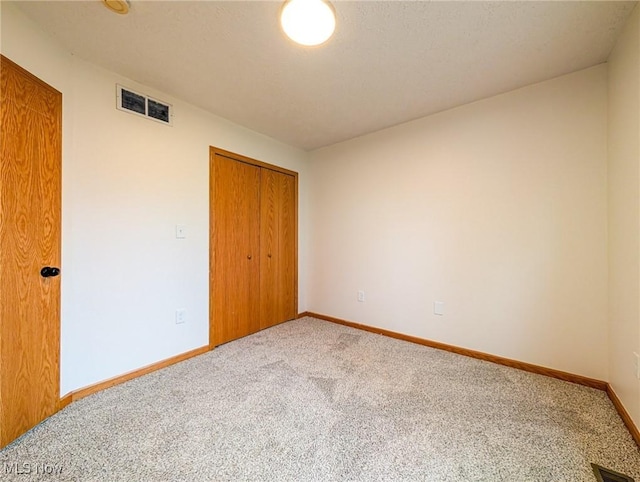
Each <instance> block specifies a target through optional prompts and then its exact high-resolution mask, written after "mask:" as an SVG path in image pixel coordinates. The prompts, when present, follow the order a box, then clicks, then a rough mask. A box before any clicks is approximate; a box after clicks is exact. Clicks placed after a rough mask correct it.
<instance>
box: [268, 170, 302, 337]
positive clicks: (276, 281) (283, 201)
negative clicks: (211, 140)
mask: <svg viewBox="0 0 640 482" xmlns="http://www.w3.org/2000/svg"><path fill="white" fill-rule="evenodd" d="M260 192H261V204H260V328H261V329H264V328H268V327H270V326H273V325H276V324H278V323H282V322H283V321H288V320H292V319H293V318H295V317H296V299H295V293H296V286H295V282H296V281H295V279H296V276H295V273H296V263H295V252H296V202H295V200H296V190H295V177H294V176H290V175H287V174H283V173H280V172H276V171H273V170H270V169H262V172H261V188H260Z"/></svg>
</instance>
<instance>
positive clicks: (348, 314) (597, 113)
mask: <svg viewBox="0 0 640 482" xmlns="http://www.w3.org/2000/svg"><path fill="white" fill-rule="evenodd" d="M606 75H607V70H606V65H599V66H596V67H593V68H590V69H587V70H584V71H580V72H577V73H573V74H570V75H566V76H563V77H560V78H557V79H553V80H550V81H547V82H543V83H540V84H536V85H532V86H529V87H526V88H523V89H519V90H516V91H513V92H510V93H507V94H503V95H499V96H496V97H493V98H490V99H486V100H483V101H480V102H476V103H473V104H469V105H465V106H462V107H459V108H456V109H453V110H449V111H446V112H442V113H439V114H436V115H432V116H429V117H426V118H423V119H420V120H417V121H413V122H410V123H407V124H403V125H400V126H396V127H393V128H390V129H386V130H383V131H381V132H377V133H374V134H371V135H367V136H364V137H361V138H358V139H355V140H351V141H347V142H344V143H341V144H338V145H335V146H332V147H328V148H324V149H321V150H318V151H315V152H313V153H312V155H311V170H310V173H309V176H310V178H311V179H313V183H312V184H311V185H310V194H309V205H310V234H309V240H310V247H309V253H310V258H309V263H310V265H309V280H310V284H309V287H308V307H309V310H310V311H314V312H318V313H322V314H327V315H332V316H336V317H339V318H344V319H347V320H352V321H356V322H360V323H364V324H367V325H372V326H376V327H381V328H385V329H389V330H392V331H396V332H401V333H405V334H410V335H414V336H418V337H422V338H427V339H431V340H437V341H440V342H444V343H449V344H452V345H457V346H462V347H466V348H471V349H475V350H480V351H483V352H488V353H492V354H496V355H501V356H505V357H509V358H514V359H517V360H522V361H526V362H530V363H535V364H539V365H543V366H548V367H552V368H556V369H560V370H566V371H569V372H572V373H577V374H581V375H585V376H590V377H595V378H598V379H603V380H606V379H607V378H608V373H607V233H606V229H607V218H606V216H607V193H606V155H607V152H606V149H607V144H606V142H607V139H606V134H607V127H606V119H607V77H606ZM470 81H472V80H470ZM359 289H362V290H364V291H365V293H366V301H365V302H364V303H358V302H357V300H356V292H357V290H359ZM436 300H438V301H443V302H444V303H445V315H444V316H435V315H434V314H433V302H434V301H436Z"/></svg>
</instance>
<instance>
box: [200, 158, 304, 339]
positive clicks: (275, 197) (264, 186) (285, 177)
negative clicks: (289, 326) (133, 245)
mask: <svg viewBox="0 0 640 482" xmlns="http://www.w3.org/2000/svg"><path fill="white" fill-rule="evenodd" d="M209 172H210V266H209V277H210V280H209V296H210V320H209V328H210V329H209V344H210V346H211V347H214V346H217V345H220V344H222V343H226V342H228V341H231V340H235V339H237V338H241V337H243V336H246V335H250V334H251V333H255V332H257V331H259V330H261V329H264V328H268V327H270V326H273V325H276V324H278V323H282V322H284V321H288V320H292V319H294V318H295V317H296V314H297V284H298V283H297V198H298V195H297V193H298V174H297V173H296V172H293V171H289V170H287V169H283V168H280V167H277V166H272V165H269V164H266V163H263V162H260V161H256V160H254V159H250V158H247V157H244V156H240V155H238V154H234V153H231V152H228V151H223V150H221V149H217V148H214V147H212V148H211V150H210V171H209Z"/></svg>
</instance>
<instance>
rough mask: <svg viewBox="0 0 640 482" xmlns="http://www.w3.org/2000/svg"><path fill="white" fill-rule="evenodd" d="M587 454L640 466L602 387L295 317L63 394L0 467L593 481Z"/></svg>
mask: <svg viewBox="0 0 640 482" xmlns="http://www.w3.org/2000/svg"><path fill="white" fill-rule="evenodd" d="M591 462H594V463H597V464H599V465H602V466H605V467H608V468H611V469H614V470H616V471H619V472H624V473H626V474H628V475H631V476H633V477H634V478H635V479H636V481H638V482H640V454H639V452H638V449H637V448H636V446H635V444H634V442H633V440H632V439H631V436H630V434H629V433H628V432H627V430H626V429H625V427H624V425H623V423H622V421H621V419H620V418H619V416H618V415H617V413H616V412H615V410H614V408H613V406H612V405H611V402H610V401H609V400H608V398H607V396H606V394H605V393H603V392H600V391H597V390H593V389H590V388H586V387H582V386H579V385H574V384H571V383H566V382H562V381H559V380H555V379H551V378H547V377H543V376H539V375H533V374H530V373H526V372H522V371H518V370H514V369H510V368H506V367H502V366H499V365H494V364H491V363H487V362H483V361H479V360H474V359H471V358H466V357H463V356H459V355H454V354H451V353H447V352H442V351H438V350H434V349H431V348H426V347H423V346H419V345H414V344H411V343H407V342H403V341H398V340H393V339H390V338H386V337H383V336H379V335H374V334H371V333H365V332H361V331H358V330H354V329H351V328H347V327H343V326H339V325H335V324H332V323H328V322H324V321H320V320H316V319H313V318H303V319H301V320H297V321H292V322H289V323H286V324H283V325H279V326H277V327H274V328H271V329H269V330H266V331H263V332H260V333H257V334H255V335H252V336H250V337H247V338H244V339H242V340H238V341H235V342H231V343H228V344H226V345H224V346H222V347H219V348H217V349H216V350H214V351H213V352H210V353H207V354H204V355H201V356H199V357H197V358H193V359H191V360H188V361H186V362H183V363H180V364H178V365H174V366H172V367H170V368H167V369H165V370H161V371H159V372H155V373H152V374H150V375H147V376H145V377H142V378H139V379H136V380H133V381H131V382H128V383H126V384H123V385H119V386H117V387H114V388H111V389H109V390H106V391H103V392H101V393H98V394H96V395H93V396H91V397H88V398H85V399H83V400H80V401H78V402H76V403H74V404H72V405H70V406H69V407H67V408H66V409H65V410H63V411H62V412H60V413H58V414H57V415H55V416H54V417H52V418H50V419H49V420H47V421H45V422H44V423H42V424H41V425H39V426H38V427H36V428H35V429H34V430H32V431H31V432H29V433H28V434H26V435H25V436H23V437H22V438H20V439H19V440H18V441H16V442H14V443H13V444H11V445H10V446H9V447H7V448H6V449H5V450H3V451H2V452H0V470H1V472H0V480H6V481H13V480H16V481H28V480H47V481H53V480H64V481H127V482H136V481H150V482H161V481H209V480H275V481H289V480H299V481H327V480H367V481H368V480H385V481H388V480H424V481H509V482H520V481H522V482H524V481H540V482H556V481H558V482H559V481H571V482H574V481H590V482H593V481H595V477H594V475H593V473H592V470H591V467H590V463H591ZM25 464H28V465H25ZM17 471H22V472H26V471H31V474H26V473H23V474H17V473H16V472H17ZM36 471H39V472H40V473H39V474H35V473H34V472H36ZM8 472H12V473H8ZM42 472H45V473H42ZM46 472H52V473H46Z"/></svg>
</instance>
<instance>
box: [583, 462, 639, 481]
mask: <svg viewBox="0 0 640 482" xmlns="http://www.w3.org/2000/svg"><path fill="white" fill-rule="evenodd" d="M591 467H592V468H593V473H594V474H595V476H596V479H597V480H598V482H634V480H633V479H632V478H631V477H629V476H628V475H624V474H621V473H620V472H615V471H613V470H610V469H605V468H604V467H600V466H599V465H596V464H591Z"/></svg>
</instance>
